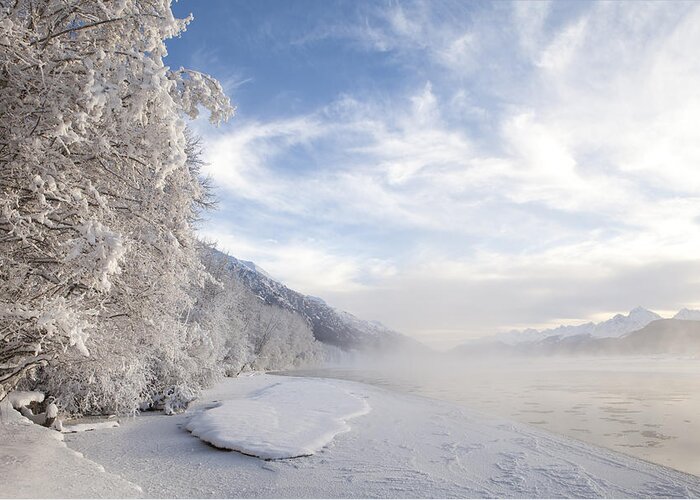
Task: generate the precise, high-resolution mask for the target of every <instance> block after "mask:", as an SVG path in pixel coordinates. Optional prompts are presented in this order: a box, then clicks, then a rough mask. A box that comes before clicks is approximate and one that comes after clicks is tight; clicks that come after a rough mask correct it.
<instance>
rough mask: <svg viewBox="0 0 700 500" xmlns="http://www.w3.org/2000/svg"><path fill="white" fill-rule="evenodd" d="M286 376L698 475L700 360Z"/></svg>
mask: <svg viewBox="0 0 700 500" xmlns="http://www.w3.org/2000/svg"><path fill="white" fill-rule="evenodd" d="M285 374H289V375H304V376H316V377H329V378H340V379H347V380H354V381H358V382H364V383H368V384H372V385H376V386H380V387H384V388H387V389H391V390H394V391H399V392H406V393H413V394H418V395H422V396H427V397H431V398H436V399H441V400H446V401H451V402H454V403H458V404H460V405H463V406H465V407H468V408H470V409H472V410H477V411H479V412H481V413H487V414H492V415H496V416H500V417H505V418H509V419H511V420H514V421H517V422H521V423H525V424H528V425H532V426H535V427H539V428H542V429H545V430H547V431H550V432H554V433H557V434H562V435H565V436H569V437H572V438H575V439H578V440H581V441H585V442H588V443H592V444H595V445H598V446H603V447H606V448H610V449H613V450H615V451H618V452H621V453H625V454H628V455H632V456H635V457H638V458H641V459H644V460H648V461H650V462H654V463H657V464H661V465H665V466H668V467H672V468H674V469H677V470H681V471H683V472H688V473H691V474H695V475H698V476H700V362H699V361H698V360H697V359H683V358H671V357H615V358H598V357H596V358H569V357H548V358H509V359H497V358H485V359H480V360H478V361H475V360H473V359H469V360H467V359H460V358H454V357H450V356H434V357H431V358H429V359H426V358H425V357H403V358H399V357H394V358H382V359H379V358H375V359H374V360H373V361H371V362H363V363H354V364H348V365H344V366H335V367H328V368H321V369H313V370H303V371H302V370H298V371H293V372H285Z"/></svg>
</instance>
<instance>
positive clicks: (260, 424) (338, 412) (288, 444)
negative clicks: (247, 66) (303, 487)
mask: <svg viewBox="0 0 700 500" xmlns="http://www.w3.org/2000/svg"><path fill="white" fill-rule="evenodd" d="M370 409H371V408H370V406H369V404H368V403H367V402H366V400H365V399H364V398H362V397H360V396H358V395H355V394H352V393H351V392H349V391H348V390H346V389H345V388H342V387H339V386H338V385H335V384H333V383H332V382H330V381H324V380H317V379H296V378H290V379H288V380H287V379H285V380H282V381H280V382H277V383H274V384H272V385H269V386H267V387H264V388H263V389H261V390H259V391H256V392H253V393H250V394H248V395H247V396H245V397H242V398H237V399H230V400H227V401H224V402H222V403H220V404H219V405H218V406H216V407H215V408H212V409H209V410H205V411H203V412H201V413H199V414H197V415H195V416H194V417H192V419H191V420H190V422H189V423H188V425H187V430H189V431H190V432H191V433H192V434H193V435H195V436H197V437H199V438H200V439H201V440H203V441H206V442H207V443H209V444H211V445H213V446H216V447H217V448H224V449H229V450H235V451H239V452H241V453H244V454H246V455H253V456H256V457H259V458H263V459H266V460H272V459H281V458H295V457H301V456H307V455H313V454H314V453H316V452H317V451H319V450H320V449H321V448H323V447H324V446H326V445H327V444H328V443H330V442H331V441H332V440H333V438H334V437H335V436H336V435H338V434H340V433H341V432H346V431H349V430H350V426H349V425H348V424H347V420H349V419H351V418H354V417H358V416H360V415H364V414H367V413H369V411H370Z"/></svg>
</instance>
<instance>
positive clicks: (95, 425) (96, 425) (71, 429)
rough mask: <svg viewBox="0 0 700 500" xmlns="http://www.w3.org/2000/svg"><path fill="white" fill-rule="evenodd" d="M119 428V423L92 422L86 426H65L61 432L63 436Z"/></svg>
mask: <svg viewBox="0 0 700 500" xmlns="http://www.w3.org/2000/svg"><path fill="white" fill-rule="evenodd" d="M113 427H119V422H116V421H112V422H90V423H85V424H63V425H62V427H61V432H62V433H63V434H74V433H76V432H86V431H94V430H98V429H111V428H113Z"/></svg>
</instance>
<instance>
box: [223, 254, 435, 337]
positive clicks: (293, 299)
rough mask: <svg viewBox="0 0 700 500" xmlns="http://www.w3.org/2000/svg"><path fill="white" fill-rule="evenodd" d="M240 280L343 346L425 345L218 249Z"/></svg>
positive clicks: (250, 288)
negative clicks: (301, 289) (295, 288)
mask: <svg viewBox="0 0 700 500" xmlns="http://www.w3.org/2000/svg"><path fill="white" fill-rule="evenodd" d="M219 253H220V254H221V255H223V256H224V257H225V258H226V259H227V261H228V266H229V268H230V269H231V270H232V271H233V272H234V274H235V275H236V277H237V278H238V279H239V280H240V281H241V283H242V284H243V285H244V286H245V287H246V288H248V289H249V290H251V291H252V292H253V293H254V294H255V295H256V296H257V297H258V298H260V300H262V301H264V302H265V303H267V304H270V305H276V306H279V307H281V308H283V309H287V310H289V311H293V312H295V313H298V314H300V315H301V316H302V317H303V318H304V319H306V320H307V321H308V322H309V324H310V325H311V329H312V331H313V334H314V337H315V338H316V340H318V341H320V342H323V343H325V344H330V345H333V346H336V347H339V348H340V349H343V350H366V349H372V350H386V349H395V348H401V347H404V348H423V347H424V346H422V344H420V343H419V342H417V341H415V340H413V339H411V338H409V337H407V336H405V335H402V334H400V333H398V332H395V331H393V330H390V329H389V328H387V327H385V326H384V325H382V324H381V323H379V322H376V321H367V320H362V319H359V318H356V317H355V316H353V315H352V314H350V313H347V312H344V311H339V310H337V309H334V308H333V307H331V306H329V305H328V304H326V302H325V301H324V300H323V299H321V298H319V297H314V296H310V295H304V294H302V293H299V292H297V291H295V290H292V289H290V288H288V287H286V286H285V285H283V284H282V283H280V282H278V281H276V280H274V279H273V278H272V277H270V275H269V274H267V273H266V272H265V271H263V270H262V269H261V268H260V267H258V266H257V265H255V264H254V263H253V262H250V261H243V260H239V259H237V258H235V257H232V256H230V255H227V254H225V253H223V252H219Z"/></svg>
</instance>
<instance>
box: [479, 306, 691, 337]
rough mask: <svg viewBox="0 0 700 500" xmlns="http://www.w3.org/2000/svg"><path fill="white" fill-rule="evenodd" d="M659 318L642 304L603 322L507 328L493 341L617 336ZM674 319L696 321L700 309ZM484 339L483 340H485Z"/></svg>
mask: <svg viewBox="0 0 700 500" xmlns="http://www.w3.org/2000/svg"><path fill="white" fill-rule="evenodd" d="M658 319H662V318H661V316H660V315H658V314H656V313H655V312H653V311H650V310H648V309H644V308H643V307H635V308H634V309H632V310H631V311H630V312H629V313H628V314H627V315H624V314H616V315H615V316H613V317H612V318H610V319H609V320H607V321H602V322H600V323H592V322H589V323H584V324H582V325H573V326H572V325H566V326H564V325H562V326H559V327H557V328H548V329H546V330H535V329H533V328H528V329H526V330H511V331H509V332H504V333H500V334H497V335H496V336H495V337H494V340H496V341H499V342H503V343H504V344H511V345H514V344H519V343H522V342H537V341H541V340H544V339H546V338H548V337H560V338H565V337H573V336H576V335H590V336H592V337H594V338H606V337H620V336H622V335H625V334H627V333H630V332H634V331H636V330H639V329H641V328H644V327H645V326H646V325H648V324H649V323H651V322H652V321H655V320H658ZM674 319H697V320H700V311H691V310H688V309H681V310H680V311H679V312H678V313H677V314H676V316H674ZM486 340H488V339H484V341H486Z"/></svg>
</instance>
